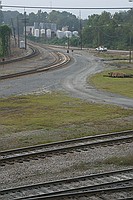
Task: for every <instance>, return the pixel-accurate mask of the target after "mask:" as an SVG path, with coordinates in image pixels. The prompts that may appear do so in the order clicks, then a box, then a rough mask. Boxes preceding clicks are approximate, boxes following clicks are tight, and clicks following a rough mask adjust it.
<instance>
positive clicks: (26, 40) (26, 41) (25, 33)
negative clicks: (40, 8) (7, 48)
mask: <svg viewBox="0 0 133 200" xmlns="http://www.w3.org/2000/svg"><path fill="white" fill-rule="evenodd" d="M24 30H25V33H24V36H25V50H26V49H27V38H26V12H24Z"/></svg>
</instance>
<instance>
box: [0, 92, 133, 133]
mask: <svg viewBox="0 0 133 200" xmlns="http://www.w3.org/2000/svg"><path fill="white" fill-rule="evenodd" d="M128 115H133V110H126V109H122V108H119V107H117V106H110V105H100V104H91V103H87V102H85V101H81V100H79V99H73V98H70V97H68V96H65V95H63V94H55V93H54V94H45V95H38V96H37V95H35V96H33V95H28V96H17V97H10V98H7V99H0V126H1V127H5V130H6V132H7V131H8V132H9V133H12V132H18V131H24V130H36V129H44V128H45V129H47V130H53V129H56V128H64V127H65V128H67V127H68V128H69V126H71V125H76V126H79V125H83V124H84V125H85V124H91V123H97V124H101V123H104V122H105V121H108V120H111V119H115V118H120V117H121V116H123V117H126V116H128ZM0 133H1V134H2V133H3V130H2V131H1V130H0Z"/></svg>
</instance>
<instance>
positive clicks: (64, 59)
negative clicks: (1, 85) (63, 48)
mask: <svg viewBox="0 0 133 200" xmlns="http://www.w3.org/2000/svg"><path fill="white" fill-rule="evenodd" d="M38 47H41V48H45V49H47V51H49V53H50V54H51V56H52V57H53V61H52V62H50V63H49V64H47V65H44V66H42V67H36V68H34V69H30V70H26V71H22V72H17V73H13V74H7V75H1V76H0V80H4V79H9V78H14V77H20V76H24V75H30V74H34V73H40V72H45V71H48V70H53V69H56V68H58V67H62V66H64V65H66V64H67V63H69V62H70V60H71V59H70V57H69V56H68V55H66V54H63V53H62V52H60V51H57V50H55V49H53V48H52V47H44V46H43V45H39V44H36V45H35V44H34V45H33V44H32V45H31V44H30V48H31V49H32V50H33V51H32V53H31V54H30V55H28V56H25V57H23V58H18V59H15V60H11V61H9V62H10V63H11V62H14V61H15V62H19V61H21V60H24V59H27V58H33V57H34V56H37V55H39V49H38ZM5 64H6V62H5Z"/></svg>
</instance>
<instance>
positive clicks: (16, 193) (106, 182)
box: [0, 168, 133, 200]
mask: <svg viewBox="0 0 133 200" xmlns="http://www.w3.org/2000/svg"><path fill="white" fill-rule="evenodd" d="M117 193H119V195H118V194H117ZM130 193H131V194H130ZM114 194H115V195H116V194H117V197H119V198H120V197H124V198H127V197H128V198H129V197H130V198H131V195H133V169H132V168H130V169H125V170H119V171H118V170H117V171H111V172H104V173H99V174H92V175H88V176H80V177H75V178H71V179H62V180H57V181H51V182H45V183H39V184H36V185H27V186H23V187H18V188H11V189H6V190H1V191H0V199H2V200H7V199H10V200H14V199H15V200H22V199H32V200H33V199H34V200H35V199H65V200H66V199H67V198H77V197H84V198H85V197H90V198H89V199H91V198H92V197H93V199H94V197H95V200H98V199H99V198H96V197H100V199H101V197H102V196H104V198H103V199H111V198H105V197H106V196H108V195H114ZM108 197H109V196H108ZM132 197H133V196H132ZM112 199H113V200H114V199H115V198H112Z"/></svg>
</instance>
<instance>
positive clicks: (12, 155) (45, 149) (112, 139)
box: [0, 130, 133, 167]
mask: <svg viewBox="0 0 133 200" xmlns="http://www.w3.org/2000/svg"><path fill="white" fill-rule="evenodd" d="M130 142H133V130H129V131H123V132H116V133H109V134H102V135H96V136H89V137H84V138H78V139H72V140H66V141H62V142H54V143H49V144H42V145H36V146H30V147H25V148H18V149H13V150H7V151H1V152H0V166H1V167H2V166H5V165H6V164H14V163H15V162H19V163H22V162H25V161H26V162H29V161H30V160H34V159H43V158H45V157H47V156H53V155H61V154H66V153H73V152H75V151H76V152H81V151H89V149H90V148H98V147H103V146H114V145H119V144H122V143H130Z"/></svg>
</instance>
